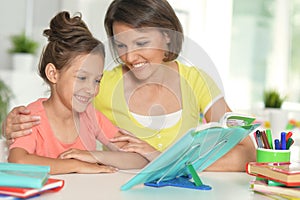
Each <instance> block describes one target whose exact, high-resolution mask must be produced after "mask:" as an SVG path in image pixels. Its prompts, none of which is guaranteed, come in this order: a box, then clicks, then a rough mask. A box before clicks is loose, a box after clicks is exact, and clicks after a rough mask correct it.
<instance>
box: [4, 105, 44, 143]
mask: <svg viewBox="0 0 300 200" xmlns="http://www.w3.org/2000/svg"><path fill="white" fill-rule="evenodd" d="M39 123H40V116H31V115H30V110H28V109H27V108H26V107H25V106H19V107H15V108H14V109H13V110H12V111H10V112H9V113H8V115H7V117H6V120H4V122H3V124H2V130H3V133H4V134H3V135H4V136H5V137H6V139H7V141H8V144H11V143H13V142H14V138H17V137H21V136H24V135H27V134H30V133H31V132H32V129H31V128H32V127H33V126H35V125H37V124H39Z"/></svg>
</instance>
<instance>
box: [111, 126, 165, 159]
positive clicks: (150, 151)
mask: <svg viewBox="0 0 300 200" xmlns="http://www.w3.org/2000/svg"><path fill="white" fill-rule="evenodd" d="M123 133H124V132H123ZM125 133H126V132H125ZM110 142H111V143H117V142H126V144H125V145H123V146H122V147H121V148H120V150H121V151H126V152H135V153H139V154H141V155H142V156H144V157H145V158H147V159H148V160H149V161H152V160H153V159H154V158H155V157H157V156H158V155H159V154H160V152H159V151H157V150H156V149H155V148H154V147H152V146H151V145H150V144H148V143H147V142H145V141H143V140H141V139H139V138H137V137H135V136H133V135H129V134H127V133H126V134H122V135H119V136H116V137H114V138H112V139H110Z"/></svg>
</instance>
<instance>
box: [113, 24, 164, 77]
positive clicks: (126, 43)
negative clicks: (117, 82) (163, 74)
mask: <svg viewBox="0 0 300 200" xmlns="http://www.w3.org/2000/svg"><path fill="white" fill-rule="evenodd" d="M113 33H114V38H113V41H114V44H113V45H114V48H115V50H116V51H117V53H118V55H119V58H120V59H121V60H122V61H123V62H124V64H125V65H126V66H127V67H128V68H129V69H130V70H131V72H132V73H133V74H134V76H135V77H136V78H137V79H140V80H145V79H147V78H148V77H150V76H151V75H152V74H153V72H154V71H156V69H157V68H158V67H159V66H160V65H161V64H163V63H164V62H163V59H164V58H165V52H166V51H168V43H169V42H170V39H169V37H168V35H167V34H166V33H163V32H161V31H160V30H159V29H157V28H141V29H135V28H132V27H130V26H128V25H127V24H124V23H119V22H114V24H113Z"/></svg>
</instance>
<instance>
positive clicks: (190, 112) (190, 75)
mask: <svg viewBox="0 0 300 200" xmlns="http://www.w3.org/2000/svg"><path fill="white" fill-rule="evenodd" d="M177 64H178V66H179V74H180V76H181V79H180V84H181V86H180V87H181V95H182V116H181V119H180V120H179V121H178V122H177V123H176V124H175V125H174V126H173V127H170V128H166V129H162V130H153V129H150V128H147V127H143V126H142V125H141V124H139V123H138V122H137V121H136V120H135V119H134V118H133V116H132V115H131V114H130V111H129V110H128V105H127V103H126V101H125V97H124V87H123V79H122V75H123V74H122V67H121V65H119V66H117V67H115V68H114V69H113V70H111V71H105V72H104V75H103V78H102V80H101V83H100V91H99V94H98V95H97V96H96V98H95V100H94V105H95V107H96V109H97V110H99V111H101V112H102V113H103V114H104V115H105V116H106V117H107V118H108V119H110V120H111V121H112V122H113V123H114V124H115V125H116V126H118V127H120V128H121V129H125V130H127V131H129V132H131V133H133V134H134V135H136V136H137V137H138V138H140V139H143V140H145V141H146V142H148V143H149V144H151V145H152V146H153V147H155V148H156V149H157V150H159V151H163V150H164V149H166V148H167V147H168V146H169V145H170V144H171V143H173V142H174V141H176V139H178V138H179V137H181V136H182V135H183V134H184V133H186V132H187V131H188V130H189V129H190V128H193V127H196V126H197V125H198V124H199V115H200V113H205V112H206V111H207V110H208V109H209V108H210V107H211V105H212V104H213V103H214V102H216V101H217V100H218V99H219V98H221V97H222V96H223V95H222V93H221V91H220V89H219V88H218V87H217V85H216V84H215V82H214V81H213V80H212V79H211V78H210V77H209V76H208V75H207V74H206V73H204V72H203V71H201V70H199V69H197V68H196V67H189V66H186V65H184V64H182V63H180V62H178V61H177Z"/></svg>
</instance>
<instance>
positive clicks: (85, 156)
mask: <svg viewBox="0 0 300 200" xmlns="http://www.w3.org/2000/svg"><path fill="white" fill-rule="evenodd" d="M59 158H60V159H70V158H74V159H77V160H81V161H84V162H89V163H97V162H98V160H97V158H96V157H95V156H94V155H93V152H90V151H86V150H79V149H69V150H67V151H65V152H63V153H62V154H60V155H59Z"/></svg>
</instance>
